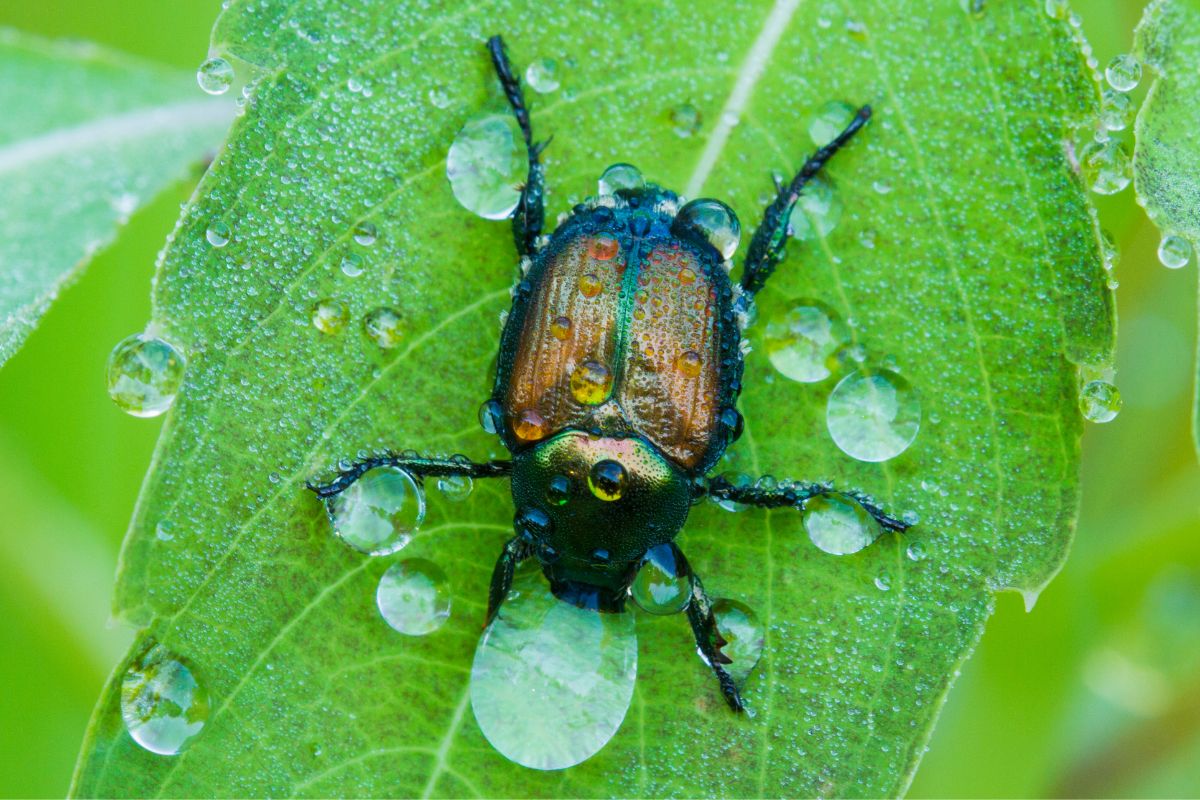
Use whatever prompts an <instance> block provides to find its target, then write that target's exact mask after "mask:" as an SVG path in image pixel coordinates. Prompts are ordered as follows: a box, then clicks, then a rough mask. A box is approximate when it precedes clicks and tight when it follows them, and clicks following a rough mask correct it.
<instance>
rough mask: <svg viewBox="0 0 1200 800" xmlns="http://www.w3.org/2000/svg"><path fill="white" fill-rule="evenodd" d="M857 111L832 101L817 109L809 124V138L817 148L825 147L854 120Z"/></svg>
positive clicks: (848, 105) (850, 106)
mask: <svg viewBox="0 0 1200 800" xmlns="http://www.w3.org/2000/svg"><path fill="white" fill-rule="evenodd" d="M855 113H857V109H855V108H854V106H852V105H850V104H849V103H846V102H843V101H841V100H830V101H829V102H828V103H826V104H825V105H823V106H821V107H820V108H818V109H817V111H816V113H815V114H813V116H812V118H811V119H810V120H809V122H808V136H809V138H810V139H812V143H813V144H815V145H816V146H817V147H824V146H825V145H827V144H829V143H830V142H832V141H833V140H834V139H836V138H837V135H838V134H839V133H841V132H842V131H844V130H845V129H846V126H847V125H849V124H850V120H852V119H854V115H855Z"/></svg>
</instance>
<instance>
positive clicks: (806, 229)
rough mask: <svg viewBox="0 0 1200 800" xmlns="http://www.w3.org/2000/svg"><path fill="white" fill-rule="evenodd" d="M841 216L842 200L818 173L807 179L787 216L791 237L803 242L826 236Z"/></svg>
mask: <svg viewBox="0 0 1200 800" xmlns="http://www.w3.org/2000/svg"><path fill="white" fill-rule="evenodd" d="M841 218H842V201H841V198H839V197H838V196H837V193H835V192H834V191H833V186H831V185H830V184H829V182H828V181H826V180H825V179H824V178H822V177H821V176H820V175H818V176H817V177H815V178H813V179H812V180H811V181H809V183H808V186H806V187H805V188H804V194H802V195H800V199H799V200H797V201H796V206H795V207H794V208H793V209H792V213H791V214H790V215H789V216H788V226H789V229H790V230H791V232H792V238H793V239H796V240H797V241H801V242H805V241H808V240H810V239H813V238H815V237H818V236H828V235H829V234H830V233H832V232H833V229H834V228H836V227H837V224H838V222H839V221H840V220H841Z"/></svg>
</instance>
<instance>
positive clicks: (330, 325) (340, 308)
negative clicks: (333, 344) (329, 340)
mask: <svg viewBox="0 0 1200 800" xmlns="http://www.w3.org/2000/svg"><path fill="white" fill-rule="evenodd" d="M349 321H350V309H349V308H347V307H346V304H345V303H343V302H342V301H341V300H334V299H333V298H331V297H326V298H325V299H324V300H318V301H317V303H316V305H314V306H313V307H312V324H313V327H314V328H316V329H317V330H319V331H320V332H321V333H327V334H329V335H330V336H332V335H334V334H338V333H341V332H342V331H343V330H345V328H346V323H348V322H349Z"/></svg>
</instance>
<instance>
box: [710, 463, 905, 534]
mask: <svg viewBox="0 0 1200 800" xmlns="http://www.w3.org/2000/svg"><path fill="white" fill-rule="evenodd" d="M826 492H829V493H832V494H840V495H843V496H845V497H849V498H851V499H852V500H854V501H855V502H856V503H858V504H859V505H860V506H862V507H863V510H865V511H866V512H867V513H868V514H870V515H871V516H872V517H873V518H874V519H875V521H876V522H878V523H879V527H881V528H883V529H884V530H885V531H892V532H894V533H904V532H905V531H906V530H908V529H909V528H910V527H912V525H911V524H910V523H908V522H905V521H904V520H902V519H897V518H896V517H893V516H891V515H890V514H888V513H887V512H886V511H884V510H883V508H882V507H881V506H880V505H879V504H878V503H876V502H875V500H874V499H873V498H871V497H870V496H869V495H867V494H865V493H863V492H860V491H858V490H856V489H834V488H833V484H830V483H808V482H804V481H796V482H790V481H788V482H784V483H781V484H780V485H779V486H777V487H775V488H773V489H761V488H758V487H757V486H755V485H754V484H751V485H749V486H735V485H733V484H732V483H730V482H729V481H727V480H726V479H725V478H724V477H721V476H718V477H715V478H713V479H712V480H711V481H709V484H708V494H709V495H710V496H712V497H715V498H716V499H718V500H729V501H731V502H734V503H742V504H744V505H748V506H757V507H758V508H795V509H797V510H803V509H804V504H805V503H806V502H807V501H808V500H811V499H812V498H814V497H816V496H817V495H819V494H825V493H826Z"/></svg>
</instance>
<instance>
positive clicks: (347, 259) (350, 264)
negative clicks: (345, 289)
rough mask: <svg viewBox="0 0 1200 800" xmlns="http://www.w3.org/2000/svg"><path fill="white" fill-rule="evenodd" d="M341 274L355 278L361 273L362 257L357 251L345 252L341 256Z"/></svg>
mask: <svg viewBox="0 0 1200 800" xmlns="http://www.w3.org/2000/svg"><path fill="white" fill-rule="evenodd" d="M342 274H344V275H345V276H346V277H347V278H357V277H358V276H359V275H362V274H363V258H362V256H360V255H359V254H358V253H346V255H344V256H342Z"/></svg>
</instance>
